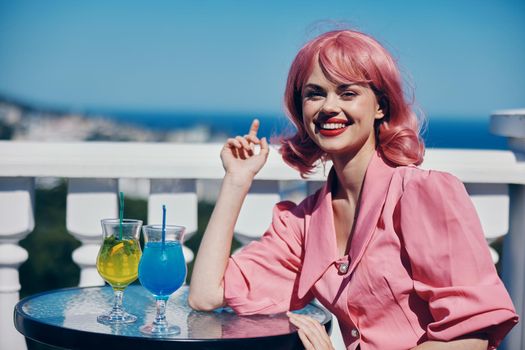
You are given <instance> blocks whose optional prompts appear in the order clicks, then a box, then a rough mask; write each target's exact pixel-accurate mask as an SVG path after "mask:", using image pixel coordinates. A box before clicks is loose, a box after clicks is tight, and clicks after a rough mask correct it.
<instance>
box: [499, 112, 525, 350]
mask: <svg viewBox="0 0 525 350" xmlns="http://www.w3.org/2000/svg"><path fill="white" fill-rule="evenodd" d="M490 130H491V132H492V133H493V134H496V135H500V136H505V137H507V140H508V145H509V148H510V150H511V151H512V152H513V153H514V155H515V159H516V167H515V169H517V170H516V173H517V176H516V182H515V183H513V184H511V185H509V199H510V212H509V233H508V234H507V235H506V236H505V240H504V244H503V261H502V279H503V282H505V285H506V287H507V289H508V290H509V294H510V296H511V298H512V301H513V302H514V306H515V308H516V312H517V313H518V314H519V315H521V316H523V313H524V312H525V254H524V250H525V215H524V213H525V109H520V110H508V111H501V112H496V113H494V114H493V115H492V116H491V119H490ZM524 334H525V325H524V324H523V322H520V323H519V324H518V325H516V326H515V327H514V328H513V329H512V330H511V331H510V333H509V335H508V336H507V338H506V339H505V340H504V342H503V344H502V346H501V347H500V348H501V349H523V347H524V345H525V343H524V340H523V336H524Z"/></svg>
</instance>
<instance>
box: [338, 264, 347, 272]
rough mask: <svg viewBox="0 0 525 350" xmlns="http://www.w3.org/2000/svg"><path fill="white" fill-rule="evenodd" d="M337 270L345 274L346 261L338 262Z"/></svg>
mask: <svg viewBox="0 0 525 350" xmlns="http://www.w3.org/2000/svg"><path fill="white" fill-rule="evenodd" d="M339 272H340V273H342V274H345V273H347V272H348V263H340V264H339Z"/></svg>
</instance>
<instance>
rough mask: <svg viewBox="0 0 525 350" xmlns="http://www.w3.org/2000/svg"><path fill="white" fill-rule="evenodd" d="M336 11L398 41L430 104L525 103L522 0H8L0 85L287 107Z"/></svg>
mask: <svg viewBox="0 0 525 350" xmlns="http://www.w3.org/2000/svg"><path fill="white" fill-rule="evenodd" d="M334 22H342V23H345V24H346V26H347V27H352V28H356V29H359V30H362V31H365V32H367V33H370V34H372V35H373V36H375V37H376V38H377V39H378V40H379V41H380V42H382V43H383V44H384V45H385V46H386V47H387V48H388V49H390V51H391V52H392V53H393V55H394V56H395V57H396V58H397V59H398V62H399V65H400V67H401V69H402V72H403V74H404V76H405V78H406V80H407V81H409V82H410V84H411V85H413V86H414V87H415V96H416V101H417V103H418V105H419V106H420V107H421V108H422V109H423V111H425V113H426V114H427V115H429V116H440V115H453V116H456V115H462V116H479V117H487V116H488V115H489V114H490V112H491V111H494V110H497V109H504V108H518V107H525V79H524V78H525V64H524V62H525V1H523V0H506V1H505V0H502V1H497V0H492V1H489V0H478V1H474V0H463V1H458V0H456V1H454V0H441V1H417V0H404V1H395V0H391V1H384V0H376V1H363V0H360V1H355V0H344V1H308V0H302V1H241V0H239V1H191V2H189V1H188V2H179V1H65V0H64V1H52V0H51V1H36V0H35V1H27V0H10V1H8V0H0V95H4V96H8V97H13V98H19V99H22V100H24V101H28V102H33V103H39V104H44V105H47V106H58V107H66V108H71V109H74V110H80V111H82V110H87V109H108V110H115V109H121V110H131V111H133V110H141V111H144V110H149V111H197V112H213V111H217V112H221V113H222V112H236V113H246V114H247V116H253V115H256V114H258V113H260V114H280V113H281V109H282V108H281V107H282V93H283V90H284V83H285V79H286V75H287V70H288V67H289V65H290V63H291V61H292V59H293V57H294V55H295V54H296V52H297V50H298V49H299V48H300V47H301V46H302V45H303V44H304V43H305V42H306V41H307V40H308V39H310V38H312V37H314V36H315V35H316V34H318V33H320V32H322V31H324V30H329V29H333V28H334V25H333V23H334Z"/></svg>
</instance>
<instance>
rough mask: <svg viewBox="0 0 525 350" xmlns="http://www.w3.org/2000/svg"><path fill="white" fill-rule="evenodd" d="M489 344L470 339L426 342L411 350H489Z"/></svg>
mask: <svg viewBox="0 0 525 350" xmlns="http://www.w3.org/2000/svg"><path fill="white" fill-rule="evenodd" d="M488 344H489V342H488V341H487V340H484V339H477V338H468V339H458V340H452V341H449V342H441V341H426V342H424V343H422V344H419V345H418V346H416V347H415V348H412V349H411V350H487V347H488Z"/></svg>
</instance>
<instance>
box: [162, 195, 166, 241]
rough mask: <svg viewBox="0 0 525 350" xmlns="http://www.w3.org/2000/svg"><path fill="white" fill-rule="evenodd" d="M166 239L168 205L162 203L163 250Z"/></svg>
mask: <svg viewBox="0 0 525 350" xmlns="http://www.w3.org/2000/svg"><path fill="white" fill-rule="evenodd" d="M165 241H166V206H165V205H164V204H163V205H162V250H164V242H165Z"/></svg>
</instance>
